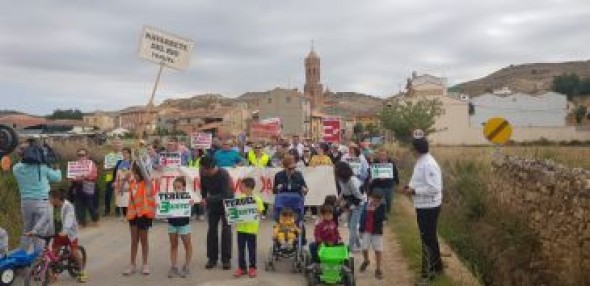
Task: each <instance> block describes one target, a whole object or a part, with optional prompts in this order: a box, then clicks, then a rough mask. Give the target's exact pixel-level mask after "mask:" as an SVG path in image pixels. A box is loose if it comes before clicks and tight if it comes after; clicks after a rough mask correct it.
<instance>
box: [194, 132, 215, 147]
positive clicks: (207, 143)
mask: <svg viewBox="0 0 590 286" xmlns="http://www.w3.org/2000/svg"><path fill="white" fill-rule="evenodd" d="M212 144H213V135H212V134H211V133H204V132H198V133H193V134H192V136H191V145H192V146H193V148H195V149H210V148H211V145H212Z"/></svg>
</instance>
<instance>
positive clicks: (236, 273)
mask: <svg viewBox="0 0 590 286" xmlns="http://www.w3.org/2000/svg"><path fill="white" fill-rule="evenodd" d="M245 274H246V271H244V270H242V269H241V268H238V269H236V272H234V277H236V278H240V277H242V276H243V275H245Z"/></svg>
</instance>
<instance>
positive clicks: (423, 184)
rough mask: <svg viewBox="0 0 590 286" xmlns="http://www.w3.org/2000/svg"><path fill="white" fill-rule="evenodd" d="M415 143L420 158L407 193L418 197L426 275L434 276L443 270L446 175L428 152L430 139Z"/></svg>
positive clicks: (423, 264)
mask: <svg viewBox="0 0 590 286" xmlns="http://www.w3.org/2000/svg"><path fill="white" fill-rule="evenodd" d="M412 145H413V147H414V154H415V155H416V157H417V158H418V160H417V161H416V165H415V166H414V172H413V173H412V179H411V180H410V184H409V186H406V187H405V188H404V189H403V192H404V193H405V194H407V195H410V196H412V197H413V199H414V207H415V208H416V217H417V220H418V228H419V229H420V239H421V240H422V277H423V278H427V279H434V277H435V276H436V275H439V274H440V273H442V271H443V265H442V260H441V258H440V247H439V244H438V237H437V224H438V215H439V213H440V205H441V203H442V174H441V171H440V167H439V166H438V163H437V162H436V161H435V160H434V158H433V157H432V155H430V153H428V141H427V140H426V138H424V137H421V138H416V139H414V140H413V141H412Z"/></svg>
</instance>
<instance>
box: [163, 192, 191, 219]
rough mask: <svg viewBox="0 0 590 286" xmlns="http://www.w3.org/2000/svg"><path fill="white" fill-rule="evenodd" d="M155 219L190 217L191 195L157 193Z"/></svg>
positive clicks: (187, 193)
mask: <svg viewBox="0 0 590 286" xmlns="http://www.w3.org/2000/svg"><path fill="white" fill-rule="evenodd" d="M158 199H159V202H160V203H159V205H158V208H157V209H156V217H157V218H177V217H190V216H191V203H190V201H191V194H190V193H189V192H172V193H159V194H158Z"/></svg>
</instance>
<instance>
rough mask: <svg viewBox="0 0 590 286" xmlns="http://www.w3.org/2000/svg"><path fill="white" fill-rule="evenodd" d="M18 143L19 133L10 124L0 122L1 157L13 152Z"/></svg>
mask: <svg viewBox="0 0 590 286" xmlns="http://www.w3.org/2000/svg"><path fill="white" fill-rule="evenodd" d="M17 145H18V135H17V134H16V132H15V131H14V129H12V128H11V127H9V126H6V125H2V124H0V158H1V157H4V155H7V154H10V153H12V151H14V149H16V146H17Z"/></svg>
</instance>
